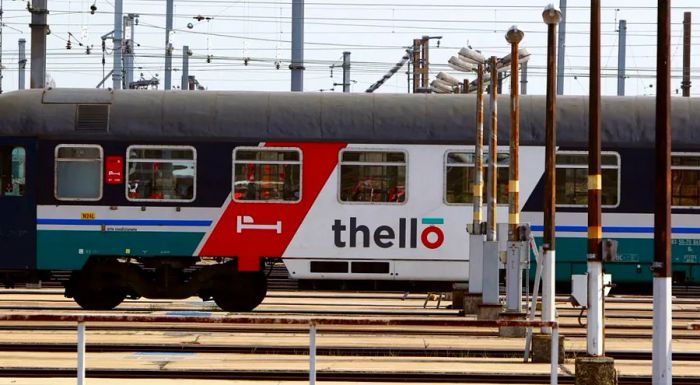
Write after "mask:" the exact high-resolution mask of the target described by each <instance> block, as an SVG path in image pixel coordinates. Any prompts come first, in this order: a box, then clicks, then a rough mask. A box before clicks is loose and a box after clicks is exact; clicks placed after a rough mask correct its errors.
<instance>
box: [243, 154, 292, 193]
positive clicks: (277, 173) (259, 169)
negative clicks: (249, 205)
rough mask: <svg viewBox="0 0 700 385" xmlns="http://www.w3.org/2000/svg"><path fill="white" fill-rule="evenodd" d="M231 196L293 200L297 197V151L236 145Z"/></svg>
mask: <svg viewBox="0 0 700 385" xmlns="http://www.w3.org/2000/svg"><path fill="white" fill-rule="evenodd" d="M233 199H234V200H235V201H251V202H281V203H295V202H299V201H300V200H301V151H300V150H299V149H297V148H281V147H270V148H264V147H239V148H236V149H235V150H234V151H233Z"/></svg>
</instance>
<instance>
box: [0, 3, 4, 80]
mask: <svg viewBox="0 0 700 385" xmlns="http://www.w3.org/2000/svg"><path fill="white" fill-rule="evenodd" d="M3 3H4V2H3V0H0V94H1V93H2V78H3V76H2V27H3V26H4V24H3V22H2V15H3V13H4V8H3V5H4V4H3Z"/></svg>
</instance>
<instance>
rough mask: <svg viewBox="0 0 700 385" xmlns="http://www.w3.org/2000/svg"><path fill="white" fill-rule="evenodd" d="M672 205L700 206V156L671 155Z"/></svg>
mask: <svg viewBox="0 0 700 385" xmlns="http://www.w3.org/2000/svg"><path fill="white" fill-rule="evenodd" d="M671 186H672V190H671V191H672V192H671V204H672V205H673V206H676V207H699V206H700V154H671Z"/></svg>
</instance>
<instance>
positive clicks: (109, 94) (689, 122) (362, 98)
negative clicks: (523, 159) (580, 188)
mask: <svg viewBox="0 0 700 385" xmlns="http://www.w3.org/2000/svg"><path fill="white" fill-rule="evenodd" d="M509 99H510V98H509V97H508V96H507V95H502V96H501V97H500V98H499V102H498V113H499V143H504V144H505V143H507V141H508V131H509V127H510V114H509V107H510V101H509ZM587 100H588V99H587V97H584V96H560V97H558V98H557V142H558V143H559V144H560V145H567V146H586V143H587V142H588V101H587ZM672 101H673V105H672V112H673V118H672V125H673V142H674V149H682V148H692V147H693V146H695V147H697V145H699V144H700V99H697V98H680V97H677V98H673V99H672ZM77 104H110V106H111V110H110V126H109V130H108V132H84V131H81V132H77V131H76V129H75V127H76V121H75V120H76V105H77ZM488 104H489V103H488V100H487V102H486V111H485V115H484V117H485V124H486V128H487V129H488V126H489V124H490V123H489V116H490V112H489V105H488ZM602 106H603V111H602V116H603V142H604V146H619V145H622V146H633V147H649V146H651V145H652V143H653V141H654V130H655V122H654V111H655V99H654V98H653V97H617V96H607V97H604V98H603V102H602ZM474 114H475V97H474V96H473V95H435V94H432V95H431V94H417V95H406V94H366V93H357V94H341V93H268V92H219V91H206V92H188V91H168V92H164V91H139V90H128V91H111V90H100V89H60V88H59V89H49V90H25V91H15V92H10V93H6V94H3V95H0V135H2V136H13V135H24V136H50V137H57V136H58V137H65V138H68V137H70V138H75V137H95V136H97V137H111V138H143V139H158V138H169V139H180V140H186V139H187V138H193V139H194V138H198V139H199V140H201V139H202V138H207V139H211V140H222V139H225V140H252V141H272V140H280V141H282V140H302V141H306V140H314V141H315V140H323V141H348V142H386V143H406V142H408V143H413V142H418V143H446V142H451V143H455V142H462V143H472V142H473V138H474V124H475V117H474ZM544 122H545V98H544V96H522V97H521V143H522V144H542V143H544V130H545V126H544Z"/></svg>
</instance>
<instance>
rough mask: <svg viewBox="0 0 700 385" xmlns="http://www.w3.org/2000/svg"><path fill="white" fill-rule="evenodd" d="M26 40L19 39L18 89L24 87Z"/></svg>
mask: <svg viewBox="0 0 700 385" xmlns="http://www.w3.org/2000/svg"><path fill="white" fill-rule="evenodd" d="M26 43H27V41H26V40H24V39H19V61H18V64H19V74H18V77H17V79H18V83H19V84H18V86H17V88H18V89H20V90H23V89H24V72H25V68H26V67H27V57H26V56H25V53H24V49H25V45H26Z"/></svg>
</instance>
